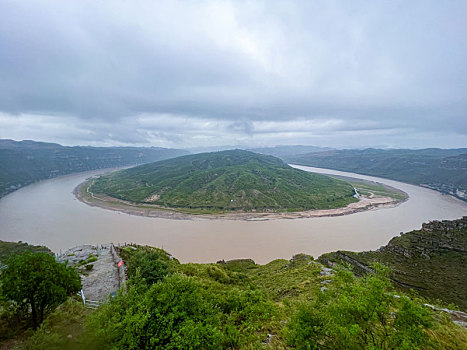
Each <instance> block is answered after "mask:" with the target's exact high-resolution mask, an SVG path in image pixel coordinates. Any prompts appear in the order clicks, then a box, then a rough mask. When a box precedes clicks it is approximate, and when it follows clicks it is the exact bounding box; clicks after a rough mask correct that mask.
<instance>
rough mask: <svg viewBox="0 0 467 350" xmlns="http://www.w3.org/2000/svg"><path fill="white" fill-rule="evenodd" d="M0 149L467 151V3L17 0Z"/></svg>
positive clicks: (4, 58) (4, 48)
mask: <svg viewBox="0 0 467 350" xmlns="http://www.w3.org/2000/svg"><path fill="white" fill-rule="evenodd" d="M0 13H2V21H0V112H1V114H0V137H10V138H35V139H41V140H50V141H57V142H62V143H65V144H74V143H78V144H105V145H114V144H115V145H122V144H137V145H150V144H154V145H162V146H179V147H185V146H205V145H213V144H220V143H225V144H236V145H252V144H253V145H272V144H278V143H307V144H312V143H315V144H320V145H331V146H343V147H345V146H363V145H365V142H366V145H376V144H377V145H388V146H396V147H397V146H400V147H408V146H409V147H410V146H411V147H423V146H445V147H460V146H466V145H467V122H466V119H467V118H466V115H465V111H466V107H467V96H466V91H467V65H466V64H465V62H467V22H466V18H467V4H466V3H465V2H462V1H458V2H456V1H450V2H439V1H413V2H403V1H401V2H398V1H394V2H382V1H381V2H380V1H374V2H359V1H353V2H345V1H332V2H310V1H297V2H275V1H263V2H250V1H201V2H194V1H193V2H190V1H187V2H181V1H180V2H174V1H157V2H153V1H133V2H125V1H100V2H94V1H83V0H80V1H67V2H63V1H48V2H47V3H44V2H41V1H27V2H17V1H3V2H1V3H0Z"/></svg>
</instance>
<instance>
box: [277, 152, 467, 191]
mask: <svg viewBox="0 0 467 350" xmlns="http://www.w3.org/2000/svg"><path fill="white" fill-rule="evenodd" d="M285 159H286V161H287V162H289V163H294V164H301V165H308V166H316V167H322V168H330V169H336V170H342V171H349V172H356V173H359V174H366V175H373V176H379V177H385V178H389V179H394V180H398V181H403V182H408V183H412V184H416V185H420V184H425V185H429V186H430V187H432V188H434V189H437V190H439V191H442V192H447V193H452V194H456V190H457V189H459V190H464V191H465V190H467V171H466V169H467V149H465V148H464V149H450V150H442V149H422V150H404V149H397V150H380V149H365V150H335V151H328V152H321V153H307V154H300V155H295V156H289V157H286V158H285Z"/></svg>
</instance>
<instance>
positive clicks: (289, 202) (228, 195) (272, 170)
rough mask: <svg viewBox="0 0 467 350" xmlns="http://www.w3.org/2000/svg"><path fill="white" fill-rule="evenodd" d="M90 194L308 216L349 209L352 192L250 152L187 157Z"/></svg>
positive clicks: (107, 180)
mask: <svg viewBox="0 0 467 350" xmlns="http://www.w3.org/2000/svg"><path fill="white" fill-rule="evenodd" d="M91 191H93V192H95V193H105V194H107V195H110V196H112V197H116V198H119V199H124V200H129V201H132V202H136V203H142V202H145V201H146V200H147V199H148V198H149V197H151V196H153V195H159V196H160V198H159V199H157V200H156V201H154V203H155V204H159V205H161V206H166V207H172V208H205V209H214V210H216V209H217V210H268V209H272V210H291V211H298V210H307V209H328V208H337V207H342V206H345V205H347V204H349V203H351V202H353V201H355V199H354V198H353V194H354V192H353V187H352V186H351V185H350V184H349V183H347V182H345V181H340V180H336V179H332V178H330V177H327V176H323V175H318V174H311V173H308V172H305V171H301V170H298V169H293V168H291V167H289V166H288V165H287V164H285V163H283V162H282V161H281V160H280V159H278V158H275V157H272V156H266V155H260V154H256V153H252V152H248V151H241V150H235V151H223V152H215V153H203V154H196V155H189V156H183V157H179V158H175V159H169V160H166V161H161V162H156V163H151V164H146V165H142V166H138V167H135V168H131V169H127V170H123V171H119V172H114V173H112V174H110V175H107V176H102V177H101V178H100V179H98V180H97V181H96V182H95V184H94V185H93V186H92V188H91Z"/></svg>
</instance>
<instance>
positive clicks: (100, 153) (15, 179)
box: [0, 139, 187, 197]
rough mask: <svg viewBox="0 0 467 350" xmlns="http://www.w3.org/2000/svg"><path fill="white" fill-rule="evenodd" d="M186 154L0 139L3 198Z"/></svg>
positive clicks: (0, 181) (157, 150)
mask: <svg viewBox="0 0 467 350" xmlns="http://www.w3.org/2000/svg"><path fill="white" fill-rule="evenodd" d="M186 153H187V152H186V151H183V150H179V149H170V148H160V147H87V146H76V147H66V146H61V145H59V144H56V143H46V142H35V141H20V142H17V141H13V140H1V139H0V197H2V196H4V195H6V194H8V193H10V192H13V191H15V190H17V189H18V188H21V187H23V186H26V185H29V184H31V183H33V182H36V181H39V180H43V179H50V178H53V177H57V176H60V175H67V174H71V173H76V172H81V171H89V170H95V169H104V168H115V167H121V166H127V165H136V164H143V163H149V162H154V161H157V160H162V159H167V158H172V157H178V156H181V155H184V154H186Z"/></svg>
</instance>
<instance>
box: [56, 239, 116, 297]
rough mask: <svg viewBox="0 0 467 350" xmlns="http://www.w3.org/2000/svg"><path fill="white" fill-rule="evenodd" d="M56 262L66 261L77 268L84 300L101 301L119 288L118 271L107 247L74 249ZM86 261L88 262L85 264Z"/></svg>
mask: <svg viewBox="0 0 467 350" xmlns="http://www.w3.org/2000/svg"><path fill="white" fill-rule="evenodd" d="M94 257H95V258H97V260H95V258H94ZM58 260H59V261H65V260H68V263H69V264H71V265H73V266H76V267H77V268H78V270H79V271H80V273H81V283H82V284H83V292H84V296H85V297H86V299H89V300H95V301H103V300H106V299H107V298H108V297H109V296H110V294H111V293H113V292H115V291H117V290H118V288H119V278H118V270H117V266H115V263H114V261H113V258H112V254H111V253H110V246H109V245H104V246H99V247H96V246H91V245H83V246H78V247H74V248H71V249H69V250H67V251H66V252H65V253H64V254H63V255H62V256H60V257H59V258H58ZM91 260H95V261H91ZM86 261H90V262H89V263H85V262H86ZM90 265H92V268H91V269H90V270H87V268H86V266H90Z"/></svg>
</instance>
